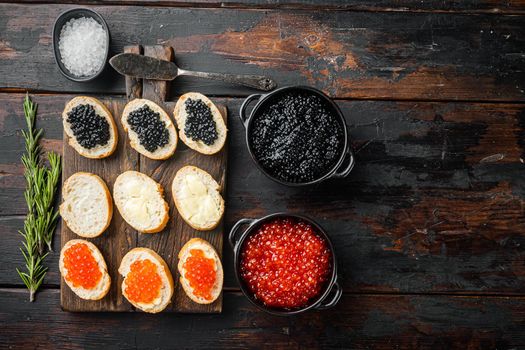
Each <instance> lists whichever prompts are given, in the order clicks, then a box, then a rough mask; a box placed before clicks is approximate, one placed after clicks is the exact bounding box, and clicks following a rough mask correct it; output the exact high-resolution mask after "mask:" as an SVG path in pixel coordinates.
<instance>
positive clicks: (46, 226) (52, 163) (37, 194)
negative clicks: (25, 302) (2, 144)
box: [16, 95, 61, 302]
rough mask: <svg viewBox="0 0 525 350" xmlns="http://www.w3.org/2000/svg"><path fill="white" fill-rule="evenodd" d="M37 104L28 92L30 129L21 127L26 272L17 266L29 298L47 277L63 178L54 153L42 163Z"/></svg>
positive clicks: (26, 113) (28, 126) (28, 124)
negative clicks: (58, 186) (58, 191)
mask: <svg viewBox="0 0 525 350" xmlns="http://www.w3.org/2000/svg"><path fill="white" fill-rule="evenodd" d="M36 112H37V104H35V103H33V102H32V101H31V99H30V98H29V95H26V98H25V99H24V114H25V120H26V124H27V125H26V126H27V130H22V136H23V137H24V141H25V153H24V154H23V155H22V163H23V165H24V177H25V179H26V184H27V187H26V190H25V192H24V197H25V200H26V204H27V216H26V219H25V221H24V229H23V231H19V232H20V234H21V235H22V237H23V238H24V241H23V242H22V247H21V248H20V250H21V251H22V254H23V255H24V260H25V271H20V270H19V269H16V270H17V272H18V274H19V275H20V278H21V279H22V281H23V282H24V284H25V285H26V287H27V289H29V301H31V302H32V301H33V300H34V297H35V293H36V291H37V290H38V288H39V287H40V285H41V284H42V281H43V280H44V277H45V276H46V272H47V267H45V266H44V264H43V261H44V259H45V257H46V256H47V254H48V252H49V251H52V242H53V233H54V231H55V227H56V223H57V217H58V211H55V210H54V208H53V200H54V198H55V194H56V192H57V183H58V179H59V177H60V171H61V160H60V156H59V155H58V154H56V153H54V152H50V153H49V154H48V160H49V168H48V167H46V166H45V165H42V164H41V162H40V155H41V148H40V146H39V144H38V141H39V140H40V138H41V137H42V132H43V131H42V129H36V128H35V120H36Z"/></svg>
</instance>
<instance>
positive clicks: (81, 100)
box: [62, 96, 118, 159]
mask: <svg viewBox="0 0 525 350" xmlns="http://www.w3.org/2000/svg"><path fill="white" fill-rule="evenodd" d="M81 104H90V105H94V106H98V107H99V108H100V109H102V110H103V111H104V112H105V113H106V114H107V115H105V116H103V117H105V119H106V120H107V121H108V124H109V126H110V129H111V131H110V133H111V134H110V135H111V136H112V137H110V142H111V145H110V146H111V147H110V148H109V149H108V150H107V151H105V152H104V153H102V154H100V155H93V154H91V153H90V152H89V151H86V149H85V148H84V147H82V146H81V145H80V144H79V143H78V142H77V141H76V138H75V135H73V134H72V133H71V132H70V129H69V128H68V127H66V126H65V125H66V123H67V122H66V120H67V113H68V112H69V111H70V110H71V109H73V108H74V107H75V106H77V105H81ZM62 123H63V124H64V132H65V133H66V135H67V138H68V144H69V145H70V146H71V147H73V148H74V149H75V151H77V152H78V154H80V155H81V156H83V157H86V158H90V159H100V158H106V157H109V156H110V155H111V154H113V152H115V150H116V149H117V145H118V130H117V125H116V124H115V120H114V119H113V115H112V114H111V112H110V111H109V109H108V108H107V107H106V106H105V105H104V104H103V103H102V102H101V101H99V100H98V99H96V98H94V97H89V96H77V97H75V98H73V99H72V100H70V101H69V102H68V103H66V106H65V107H64V111H63V112H62Z"/></svg>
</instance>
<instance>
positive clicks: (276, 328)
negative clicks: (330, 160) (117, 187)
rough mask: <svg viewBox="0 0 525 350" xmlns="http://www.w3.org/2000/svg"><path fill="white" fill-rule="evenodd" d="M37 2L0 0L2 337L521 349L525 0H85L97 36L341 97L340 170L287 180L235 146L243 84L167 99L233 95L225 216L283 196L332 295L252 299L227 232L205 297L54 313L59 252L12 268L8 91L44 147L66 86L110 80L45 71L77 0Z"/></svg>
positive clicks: (114, 82) (75, 88) (109, 89)
mask: <svg viewBox="0 0 525 350" xmlns="http://www.w3.org/2000/svg"><path fill="white" fill-rule="evenodd" d="M29 2H31V3H32V4H29ZM39 2H40V1H34V0H33V1H28V3H27V4H24V3H16V4H15V3H2V4H0V234H1V239H2V241H1V242H2V243H1V244H0V347H1V348H4V347H5V348H7V347H13V348H37V347H38V348H85V347H88V348H92V347H93V348H100V349H106V348H164V347H166V348H196V347H203V348H219V347H224V348H230V349H231V348H261V347H265V348H316V347H323V348H358V349H391V348H395V349H397V348H399V349H401V348H409V349H416V348H430V349H450V348H457V349H523V348H525V171H524V170H525V169H524V168H525V165H524V159H525V71H524V69H525V17H524V16H525V1H523V0H516V1H502V2H500V3H499V2H498V1H495V0H463V1H461V0H458V1H437V0H428V1H419V0H408V1H405V2H403V3H402V4H400V2H399V1H394V0H381V1H379V0H378V1H374V0H370V1H369V0H350V1H345V0H329V1H325V4H319V3H317V2H315V1H311V0H281V1H277V2H273V1H269V0H249V1H247V2H242V3H241V1H240V0H239V1H233V2H230V1H223V2H219V1H213V0H211V1H207V0H202V1H199V0H195V2H192V3H187V2H183V1H178V0H167V1H163V0H152V1H147V0H128V1H122V2H119V3H117V2H116V1H109V2H108V3H107V4H105V2H104V1H90V0H84V1H83V2H84V3H85V4H84V5H85V6H89V7H91V6H93V8H94V9H95V10H96V11H98V12H99V13H101V14H102V15H103V16H104V18H105V19H106V21H107V22H108V25H109V28H110V31H111V37H112V41H111V51H112V52H113V53H117V52H120V51H121V50H122V48H123V46H124V45H128V44H135V43H140V44H145V45H151V44H166V45H172V46H173V47H174V49H175V57H176V62H177V63H178V64H179V65H180V66H182V67H184V68H193V69H200V70H210V71H220V72H237V73H257V74H268V75H270V76H272V77H274V78H275V79H277V81H278V82H279V85H281V86H284V85H292V84H306V85H312V86H315V87H317V88H320V89H322V90H324V91H325V92H326V93H328V94H330V95H331V96H332V97H334V98H335V99H336V101H337V103H338V104H339V105H340V106H341V108H342V110H343V112H344V114H345V116H346V119H347V122H348V124H349V125H350V126H351V137H352V139H353V144H354V147H355V149H356V153H357V166H356V168H355V170H354V171H353V173H352V174H351V175H350V176H349V177H348V178H347V179H345V180H341V181H333V182H329V183H325V184H323V185H319V186H316V187H312V188H307V189H290V188H285V187H282V186H280V185H277V184H274V183H272V182H270V180H268V179H266V178H265V177H264V176H263V175H262V174H261V173H260V172H259V171H257V169H256V168H255V167H254V166H253V164H252V162H251V160H250V159H249V155H248V153H247V150H246V148H245V145H244V139H243V128H242V126H241V124H240V123H239V122H237V120H236V118H237V115H238V114H237V111H238V109H239V106H240V104H241V102H242V101H243V98H244V97H245V96H246V95H248V94H250V93H253V91H249V90H247V89H243V88H239V87H236V86H227V85H223V84H218V83H214V82H207V81H200V80H195V79H184V78H182V79H180V80H177V81H176V82H174V83H173V84H172V89H171V92H172V96H173V97H172V98H176V97H177V96H178V95H180V94H181V93H184V92H188V91H199V92H202V93H205V94H208V95H210V96H213V97H214V99H215V100H216V101H217V102H218V103H221V104H225V105H226V106H227V107H228V109H229V110H230V115H231V116H232V122H231V123H230V136H229V137H230V154H231V157H230V163H229V169H228V172H229V178H228V184H227V188H228V195H227V198H226V200H227V212H226V218H225V227H226V229H229V228H230V227H231V226H232V224H233V223H234V222H235V221H236V220H238V219H240V218H242V217H259V216H262V215H265V214H268V213H271V212H275V211H283V210H286V211H291V212H300V213H306V214H308V215H310V216H313V217H315V218H317V219H318V221H319V222H320V223H321V224H322V225H323V226H325V227H326V229H327V230H328V232H329V234H330V235H331V237H332V239H333V241H334V243H335V245H336V249H337V254H338V258H339V264H340V266H339V267H340V270H341V279H342V281H343V282H342V284H343V287H344V295H343V297H342V299H341V301H340V303H339V304H338V305H337V306H336V307H335V308H334V309H331V310H328V311H323V312H312V313H308V314H304V315H300V316H297V317H291V318H279V317H272V316H269V315H266V314H264V313H262V312H261V311H258V310H257V309H255V308H254V307H253V306H251V305H250V303H249V302H248V301H247V300H246V299H245V298H244V296H243V295H242V294H241V293H240V292H239V289H238V286H237V283H236V282H235V278H234V275H233V269H232V252H231V249H230V248H229V247H225V250H224V266H225V283H224V286H225V288H224V307H223V310H224V311H223V313H222V314H220V315H184V314H160V315H145V314H139V313H136V314H131V315H130V314H95V313H92V314H73V313H67V312H63V311H61V309H60V305H59V289H58V288H59V281H60V276H59V273H58V253H53V254H51V255H50V256H49V258H48V259H47V260H46V261H47V264H48V265H49V266H50V270H49V273H48V275H47V277H46V280H45V285H44V287H43V288H42V291H41V292H40V293H39V294H38V295H37V299H36V302H34V303H29V302H28V294H27V292H26V290H25V289H24V287H23V285H22V283H21V281H20V279H19V277H18V276H17V273H16V270H15V268H16V267H20V266H22V265H23V260H22V255H21V253H20V251H19V249H18V247H19V246H20V241H21V237H20V236H19V234H18V233H17V231H18V230H19V229H21V227H22V222H23V219H24V214H25V203H24V198H23V195H22V192H23V189H24V186H25V182H24V178H23V176H22V172H23V168H22V165H21V163H20V156H21V154H22V152H23V143H22V137H21V135H20V129H21V128H23V119H22V118H23V110H22V98H23V95H24V93H25V91H26V90H28V91H30V92H31V94H32V96H33V98H34V100H35V101H36V102H38V103H39V115H38V118H39V119H38V124H39V126H41V127H43V128H45V139H44V142H43V146H44V148H45V149H46V150H49V149H53V150H56V151H60V150H61V146H62V142H61V138H62V127H61V120H60V113H59V112H60V111H61V110H62V107H63V105H64V102H65V101H66V100H68V99H70V98H71V97H72V96H74V95H78V94H92V95H95V96H107V95H121V96H123V95H124V94H125V89H124V79H123V78H122V77H121V76H118V75H117V74H116V73H114V72H112V71H111V70H110V69H108V70H107V72H106V73H105V74H104V76H103V77H102V78H100V79H98V80H97V81H95V82H93V83H87V84H78V83H73V82H70V81H68V80H66V79H65V78H64V77H63V76H62V75H61V74H60V73H59V71H58V68H57V66H56V65H55V62H54V59H53V55H52V42H51V30H52V26H53V22H54V19H55V18H56V17H57V16H58V15H59V14H60V13H61V12H62V11H64V10H66V9H69V8H71V7H74V6H75V5H74V4H67V3H74V1H68V0H66V1H64V4H47V3H42V4H38V3H39ZM59 238H60V237H58V236H56V237H55V242H57V243H55V248H56V247H58V246H59V245H58V242H59Z"/></svg>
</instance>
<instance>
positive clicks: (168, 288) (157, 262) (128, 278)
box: [118, 248, 174, 314]
mask: <svg viewBox="0 0 525 350" xmlns="http://www.w3.org/2000/svg"><path fill="white" fill-rule="evenodd" d="M145 261H148V265H150V266H144V265H143V266H133V264H134V263H136V262H137V263H144V262H145ZM151 263H153V266H154V267H155V268H154V270H155V271H154V273H156V274H157V276H158V277H159V278H160V283H159V282H158V281H159V280H158V279H157V278H156V277H152V276H151V274H152V271H151V266H152V265H151ZM118 272H119V273H120V274H121V275H122V276H123V277H124V280H123V281H122V295H123V296H124V297H125V298H126V299H127V300H128V301H129V302H130V303H131V304H133V306H135V307H136V308H138V309H140V310H142V311H144V312H148V313H152V314H154V313H158V312H161V311H162V310H164V309H165V308H166V306H168V305H169V303H171V298H172V297H173V292H174V283H173V276H172V275H171V271H170V269H169V267H168V265H167V264H166V262H165V261H164V259H162V257H161V256H160V255H158V254H157V253H156V252H154V251H153V250H151V249H148V248H133V249H132V250H130V251H129V252H128V253H126V255H124V257H123V258H122V262H121V263H120V266H119V268H118ZM144 274H146V275H144ZM145 283H149V284H148V285H144V284H145ZM155 284H156V285H155ZM156 288H158V289H157V290H155V289H156ZM150 293H153V294H156V295H145V294H150ZM140 298H148V299H149V298H151V299H152V300H148V301H145V300H140Z"/></svg>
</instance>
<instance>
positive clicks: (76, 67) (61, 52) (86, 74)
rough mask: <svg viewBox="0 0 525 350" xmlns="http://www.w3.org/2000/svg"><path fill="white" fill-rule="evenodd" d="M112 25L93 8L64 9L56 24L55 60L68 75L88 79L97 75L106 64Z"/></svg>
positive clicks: (54, 40)
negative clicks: (109, 26)
mask: <svg viewBox="0 0 525 350" xmlns="http://www.w3.org/2000/svg"><path fill="white" fill-rule="evenodd" d="M109 40H110V36H109V29H108V26H107V24H106V21H104V18H102V16H100V15H99V14H98V13H96V12H95V11H93V10H90V9H86V8H76V9H71V10H68V11H66V12H64V13H62V14H61V15H60V16H58V18H57V19H56V21H55V26H54V28H53V50H54V52H55V61H56V63H57V64H58V67H59V68H60V71H61V72H62V74H64V76H66V78H68V79H70V80H73V81H77V82H84V81H90V80H93V79H95V78H96V77H97V76H99V75H100V73H102V71H103V70H104V68H105V66H106V62H107V59H108V53H109Z"/></svg>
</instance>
